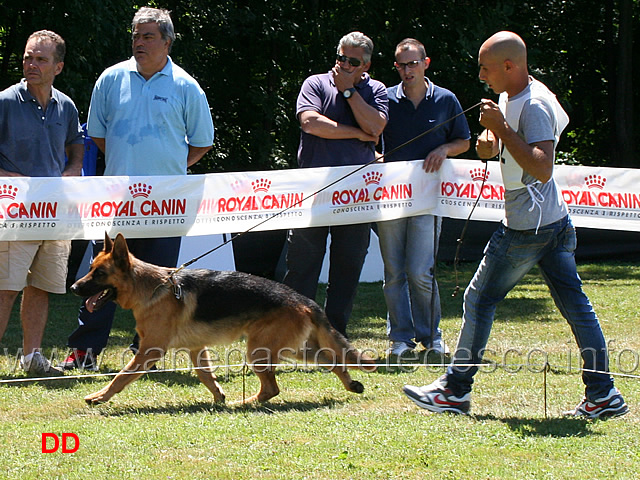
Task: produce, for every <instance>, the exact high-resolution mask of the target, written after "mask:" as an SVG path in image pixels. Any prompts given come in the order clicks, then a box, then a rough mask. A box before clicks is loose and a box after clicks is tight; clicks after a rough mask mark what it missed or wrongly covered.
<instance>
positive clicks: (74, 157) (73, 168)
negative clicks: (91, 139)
mask: <svg viewBox="0 0 640 480" xmlns="http://www.w3.org/2000/svg"><path fill="white" fill-rule="evenodd" d="M66 151H67V158H68V159H69V161H68V162H67V166H66V167H65V168H64V171H63V172H62V176H63V177H79V176H80V175H82V161H83V160H84V144H82V143H76V144H74V145H68V146H67V148H66Z"/></svg>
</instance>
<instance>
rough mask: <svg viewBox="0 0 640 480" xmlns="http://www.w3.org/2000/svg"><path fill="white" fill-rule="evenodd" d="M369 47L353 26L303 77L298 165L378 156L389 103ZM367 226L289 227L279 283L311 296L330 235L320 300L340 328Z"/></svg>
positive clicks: (355, 283)
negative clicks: (327, 61) (317, 68)
mask: <svg viewBox="0 0 640 480" xmlns="http://www.w3.org/2000/svg"><path fill="white" fill-rule="evenodd" d="M372 53H373V42H372V41H371V39H370V38H369V37H367V36H366V35H364V34H362V33H360V32H351V33H349V34H347V35H345V36H344V37H342V39H341V40H340V42H339V44H338V49H337V56H336V61H335V64H334V66H333V68H332V69H331V70H329V72H327V73H323V74H319V75H312V76H310V77H309V78H307V79H306V80H305V81H304V83H303V85H302V88H301V90H300V94H299V95H298V100H297V104H296V115H297V116H298V120H299V121H300V125H301V127H302V132H301V134H300V146H299V148H298V164H299V165H300V167H302V168H308V167H331V166H341V165H363V164H365V163H368V162H371V161H372V160H373V159H374V158H375V145H376V143H377V142H378V138H379V137H380V134H381V133H382V131H383V130H384V127H385V125H386V123H387V119H388V114H387V108H388V105H387V91H386V87H385V86H384V85H383V84H382V83H381V82H379V81H376V80H373V79H372V78H371V77H370V76H369V74H368V73H367V71H368V70H369V68H370V66H371V55H372ZM369 232H370V224H368V223H365V224H357V225H340V226H329V227H313V228H304V229H295V230H291V231H290V232H289V237H288V243H289V250H288V253H287V269H288V271H287V274H286V276H285V278H284V283H285V284H287V285H289V286H291V287H292V288H294V289H295V290H297V291H298V292H300V293H302V294H303V295H306V296H307V297H309V298H312V299H315V296H316V290H317V287H318V278H319V276H320V271H321V270H322V262H323V259H324V256H325V250H326V245H327V237H328V235H331V247H330V265H329V283H328V285H327V296H326V301H325V305H324V308H325V311H326V313H327V316H328V318H329V321H330V322H331V324H332V325H333V327H334V328H335V329H336V330H338V331H339V332H340V333H342V334H343V335H345V336H346V327H347V321H348V319H349V316H350V315H351V310H352V307H353V300H354V298H355V295H356V289H357V287H358V282H359V280H360V272H361V270H362V265H363V263H364V259H365V256H366V254H367V249H368V247H369Z"/></svg>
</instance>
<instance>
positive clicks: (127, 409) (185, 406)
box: [91, 397, 344, 417]
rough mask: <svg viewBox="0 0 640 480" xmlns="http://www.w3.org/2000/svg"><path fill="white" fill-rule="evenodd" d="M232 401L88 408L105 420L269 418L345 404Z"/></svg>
mask: <svg viewBox="0 0 640 480" xmlns="http://www.w3.org/2000/svg"><path fill="white" fill-rule="evenodd" d="M234 402H235V400H233V399H232V400H230V402H229V403H227V404H220V403H214V402H212V401H209V402H202V401H199V402H193V403H177V404H173V405H167V404H164V405H145V406H142V407H140V406H132V405H130V406H117V405H113V404H107V405H98V406H95V407H91V408H93V409H97V410H99V413H100V414H101V415H103V416H105V417H126V416H138V415H158V414H160V415H184V414H198V413H211V414H215V413H227V414H260V415H265V414H267V415H270V414H276V413H287V412H308V411H313V410H318V409H322V408H334V407H335V406H339V405H342V404H343V403H344V402H343V401H341V400H336V399H335V398H328V397H325V398H322V399H321V400H318V401H297V402H296V401H294V402H286V403H285V402H282V403H271V402H266V403H253V404H247V405H244V404H240V403H236V404H234Z"/></svg>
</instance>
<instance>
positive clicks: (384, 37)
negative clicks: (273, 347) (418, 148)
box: [0, 0, 640, 173]
mask: <svg viewBox="0 0 640 480" xmlns="http://www.w3.org/2000/svg"><path fill="white" fill-rule="evenodd" d="M151 3H152V4H153V5H155V6H161V7H164V8H168V9H169V10H171V11H172V18H173V21H174V23H175V27H176V32H177V33H178V40H177V41H176V43H175V46H174V48H173V50H172V53H171V55H172V58H173V59H174V60H175V61H176V63H178V64H179V65H181V66H183V67H184V68H185V69H186V70H187V71H188V72H190V73H191V74H192V75H193V76H194V77H196V79H198V81H199V82H200V84H201V85H202V87H203V89H204V90H205V92H206V94H207V97H208V99H209V103H210V105H211V109H212V115H213V117H214V125H215V127H216V140H215V145H214V149H213V150H212V151H211V152H210V153H209V154H207V156H206V157H205V158H204V159H203V160H202V161H201V162H199V163H198V164H197V165H196V167H195V168H194V171H195V172H197V173H203V172H213V171H231V170H265V169H271V168H287V167H294V166H295V165H296V160H295V157H296V151H297V145H298V139H299V132H300V129H299V125H298V122H297V120H296V118H295V113H294V108H295V101H296V96H297V94H298V91H299V88H300V85H301V84H302V81H303V80H304V79H305V78H306V77H307V76H308V75H310V74H312V73H320V72H323V71H328V70H329V68H330V67H331V65H332V64H333V62H334V57H335V48H336V45H337V42H338V40H339V39H340V37H341V36H342V35H344V34H345V33H348V32H349V31H352V30H360V31H362V32H364V33H365V34H367V35H369V36H370V37H371V38H372V39H373V40H374V43H375V52H374V58H373V66H372V70H371V74H372V76H373V77H374V78H377V79H379V80H381V81H383V82H384V83H386V84H388V85H392V84H395V83H398V81H399V79H398V76H397V73H396V72H395V70H394V69H393V50H394V47H395V45H396V44H397V43H398V42H399V41H400V40H402V39H403V38H405V37H409V36H412V37H415V38H417V39H419V40H420V41H422V42H423V43H424V44H425V45H426V47H427V51H428V54H429V56H430V57H431V59H432V63H431V68H430V69H429V70H428V72H427V74H428V75H429V77H430V78H431V79H432V80H433V81H434V82H436V83H438V84H440V85H442V86H444V87H446V88H449V89H450V90H452V91H453V92H454V93H455V94H456V95H457V96H458V98H459V99H460V102H461V103H462V105H463V107H469V106H472V105H474V104H475V103H477V102H478V101H479V99H480V98H482V97H489V98H494V99H495V95H494V94H493V93H492V92H490V91H488V90H487V89H486V88H484V86H483V85H482V84H481V83H480V82H479V81H478V80H477V50H478V47H479V46H480V44H481V43H482V41H483V40H484V39H486V38H487V37H488V36H490V35H491V34H493V33H495V32H496V31H498V30H504V29H506V30H512V31H515V32H517V33H519V34H520V35H521V36H522V37H523V38H524V40H525V42H527V44H528V46H529V59H530V64H531V66H532V73H533V74H534V75H535V76H536V77H538V78H540V79H541V80H542V81H543V82H545V83H546V84H547V85H548V86H549V87H550V88H551V89H552V90H553V91H554V92H556V94H557V95H558V98H559V99H560V101H561V102H562V103H563V105H564V106H565V107H566V109H567V111H568V113H569V115H570V117H571V123H570V124H569V127H568V129H567V132H566V134H565V136H564V138H563V140H562V142H561V143H560V146H559V148H560V150H561V151H560V152H559V157H560V158H561V159H565V160H566V161H574V162H580V163H583V164H587V165H591V164H602V165H607V166H626V167H630V166H636V165H638V160H636V158H635V145H636V143H637V140H638V139H637V137H638V132H637V131H636V129H635V125H638V118H637V115H638V112H637V109H635V108H634V105H637V104H638V101H637V97H638V95H640V92H638V91H634V89H633V88H632V86H633V84H634V80H636V79H637V78H638V76H639V75H640V72H638V71H637V69H636V70H634V69H633V68H632V67H633V56H632V52H633V44H634V43H635V42H637V41H638V34H639V32H640V29H638V28H637V25H638V9H639V8H640V6H639V3H640V0H612V1H609V2H598V1H596V0H580V1H578V0H540V1H535V2H532V1H522V0H497V1H495V2H493V3H492V4H491V5H490V6H487V4H486V2H482V1H480V0H450V1H447V2H445V1H436V0H430V1H429V0H407V1H406V2H397V0H378V1H377V2H374V3H372V2H370V1H364V0H350V1H349V2H347V1H345V0H238V1H231V0H219V1H217V2H211V1H210V0H166V1H153V2H151ZM141 4H142V3H141V2H136V1H133V0H41V1H40V2H31V3H24V4H20V2H11V3H10V2H3V3H2V4H0V88H5V87H6V86H8V85H10V84H12V83H15V82H16V81H18V80H19V79H20V77H21V66H20V59H21V56H22V51H23V48H24V43H25V41H26V38H27V36H28V35H29V34H30V33H32V32H33V31H35V30H38V29H42V28H47V29H51V30H54V31H56V32H58V33H59V34H61V35H62V36H63V37H64V38H65V40H66V41H67V47H68V54H67V59H66V62H65V69H64V71H63V73H62V74H61V75H60V76H59V77H58V78H57V79H56V86H57V87H58V88H60V89H61V90H62V91H64V92H65V93H67V94H69V95H70V96H71V97H72V98H73V99H74V101H75V102H76V104H77V106H78V109H79V111H80V114H81V118H86V113H87V109H88V106H89V99H90V95H91V89H92V87H93V84H94V82H95V80H96V78H97V77H98V75H99V74H100V73H101V72H102V71H103V70H104V69H105V68H106V67H108V66H110V65H112V64H114V63H116V62H118V61H121V60H123V59H125V58H127V57H128V56H129V55H130V54H131V41H130V39H131V37H130V24H131V19H132V17H133V14H134V13H135V11H136V10H137V8H138V5H141ZM145 4H146V2H145ZM43 12H46V15H43ZM635 83H637V82H635ZM476 113H477V112H470V113H469V114H468V115H467V118H468V120H469V123H470V126H471V129H472V133H474V134H477V133H479V131H480V126H479V125H478V123H477V114H476ZM465 156H467V157H473V156H474V153H473V151H470V152H468V153H467V154H466V155H465Z"/></svg>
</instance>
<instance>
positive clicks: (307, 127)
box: [298, 110, 378, 143]
mask: <svg viewBox="0 0 640 480" xmlns="http://www.w3.org/2000/svg"><path fill="white" fill-rule="evenodd" d="M298 118H299V120H300V126H301V127H302V131H303V132H305V133H308V134H310V135H315V136H316V137H321V138H327V139H329V140H340V139H346V138H357V139H358V140H360V141H362V142H375V143H377V142H378V137H377V136H374V135H370V134H368V133H367V132H365V131H364V130H362V129H360V128H357V127H352V126H350V125H344V124H341V123H338V122H336V121H334V120H331V119H330V118H328V117H326V116H324V115H322V114H320V113H318V112H316V111H313V110H305V111H304V112H301V113H300V115H299V116H298Z"/></svg>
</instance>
